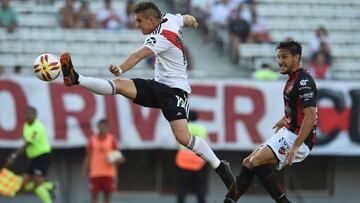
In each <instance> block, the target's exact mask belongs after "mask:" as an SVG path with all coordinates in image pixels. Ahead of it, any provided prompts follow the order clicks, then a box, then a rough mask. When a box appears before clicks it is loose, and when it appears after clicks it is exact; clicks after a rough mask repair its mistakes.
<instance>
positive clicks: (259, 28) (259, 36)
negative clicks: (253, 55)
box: [250, 13, 271, 43]
mask: <svg viewBox="0 0 360 203" xmlns="http://www.w3.org/2000/svg"><path fill="white" fill-rule="evenodd" d="M251 15H252V20H251V34H250V40H251V41H252V42H254V43H268V42H270V41H271V38H270V35H269V32H268V29H267V27H266V25H265V23H264V22H263V21H262V20H261V19H260V18H259V17H258V15H257V13H252V14H251Z"/></svg>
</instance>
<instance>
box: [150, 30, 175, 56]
mask: <svg viewBox="0 0 360 203" xmlns="http://www.w3.org/2000/svg"><path fill="white" fill-rule="evenodd" d="M144 46H145V47H147V48H149V49H151V51H152V52H154V54H155V55H158V54H159V53H161V52H163V51H165V50H167V49H169V48H170V46H171V43H170V42H169V41H168V40H167V39H166V38H165V37H164V36H162V35H160V34H157V35H151V36H149V37H148V38H146V40H145V43H144Z"/></svg>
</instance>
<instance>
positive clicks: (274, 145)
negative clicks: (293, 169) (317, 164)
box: [260, 128, 310, 171]
mask: <svg viewBox="0 0 360 203" xmlns="http://www.w3.org/2000/svg"><path fill="white" fill-rule="evenodd" d="M296 138H297V135H295V134H294V133H292V132H291V131H289V130H288V129H287V128H281V129H280V130H279V131H278V132H277V133H275V134H274V135H273V136H272V138H271V139H270V140H268V141H266V142H265V143H264V144H262V145H260V148H262V147H264V146H266V145H267V146H269V147H270V148H271V149H272V151H273V152H274V153H275V155H276V157H277V158H278V160H279V164H278V166H277V167H276V169H277V170H279V171H280V170H281V169H282V168H284V167H285V166H286V165H287V163H286V161H285V159H286V155H287V153H288V151H289V150H290V149H291V147H292V146H293V144H294V142H295V140H296ZM309 154H310V149H309V147H308V146H307V145H306V144H305V143H302V144H301V145H300V147H299V150H298V152H297V154H296V155H295V157H294V160H293V162H294V163H297V162H301V161H302V160H304V159H305V158H306V157H307V156H308V155H309Z"/></svg>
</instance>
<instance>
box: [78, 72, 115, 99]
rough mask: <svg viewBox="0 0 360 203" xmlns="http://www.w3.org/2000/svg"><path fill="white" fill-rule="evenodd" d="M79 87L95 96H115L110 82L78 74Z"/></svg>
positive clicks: (112, 84) (113, 85)
mask: <svg viewBox="0 0 360 203" xmlns="http://www.w3.org/2000/svg"><path fill="white" fill-rule="evenodd" d="M79 85H80V86H81V87H84V88H86V89H88V90H90V91H91V92H93V93H95V94H101V95H115V94H116V86H115V84H114V82H113V81H111V80H104V79H100V78H92V77H84V76H82V75H80V74H79Z"/></svg>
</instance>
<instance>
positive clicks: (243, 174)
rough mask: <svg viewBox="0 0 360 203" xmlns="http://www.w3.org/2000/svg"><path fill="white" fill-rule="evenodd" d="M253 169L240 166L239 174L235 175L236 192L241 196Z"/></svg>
mask: <svg viewBox="0 0 360 203" xmlns="http://www.w3.org/2000/svg"><path fill="white" fill-rule="evenodd" d="M254 175H255V171H254V170H252V169H249V168H247V167H245V166H242V167H241V171H240V174H239V175H238V176H237V177H236V183H237V187H238V193H239V195H240V197H241V195H243V194H244V193H245V192H246V191H247V190H248V189H249V187H250V185H251V182H252V180H253V178H254Z"/></svg>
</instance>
